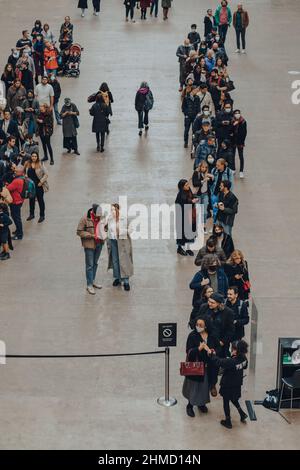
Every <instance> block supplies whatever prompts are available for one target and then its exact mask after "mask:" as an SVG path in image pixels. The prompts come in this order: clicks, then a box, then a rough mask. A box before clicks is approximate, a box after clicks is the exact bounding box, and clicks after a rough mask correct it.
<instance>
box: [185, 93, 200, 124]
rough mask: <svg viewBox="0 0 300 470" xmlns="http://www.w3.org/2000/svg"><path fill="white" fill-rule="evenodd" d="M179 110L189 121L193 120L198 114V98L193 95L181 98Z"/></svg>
mask: <svg viewBox="0 0 300 470" xmlns="http://www.w3.org/2000/svg"><path fill="white" fill-rule="evenodd" d="M181 110H182V112H183V114H184V115H185V116H188V117H189V118H191V119H195V118H196V116H197V114H198V113H199V112H200V98H199V96H197V95H195V96H192V95H191V94H188V95H187V96H185V97H184V98H183V102H182V106H181Z"/></svg>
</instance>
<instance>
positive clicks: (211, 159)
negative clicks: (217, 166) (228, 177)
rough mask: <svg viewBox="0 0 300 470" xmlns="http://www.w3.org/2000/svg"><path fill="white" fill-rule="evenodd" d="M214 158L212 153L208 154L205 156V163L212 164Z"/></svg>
mask: <svg viewBox="0 0 300 470" xmlns="http://www.w3.org/2000/svg"><path fill="white" fill-rule="evenodd" d="M214 161H215V159H214V157H213V156H212V155H208V157H207V163H209V164H210V165H212V164H213V163H214Z"/></svg>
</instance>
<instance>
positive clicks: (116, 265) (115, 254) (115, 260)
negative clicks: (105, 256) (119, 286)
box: [110, 240, 129, 284]
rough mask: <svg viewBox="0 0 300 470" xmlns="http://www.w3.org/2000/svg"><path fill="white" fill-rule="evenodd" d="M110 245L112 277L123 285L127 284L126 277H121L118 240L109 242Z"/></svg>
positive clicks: (127, 279)
mask: <svg viewBox="0 0 300 470" xmlns="http://www.w3.org/2000/svg"><path fill="white" fill-rule="evenodd" d="M110 244H111V256H112V264H113V276H114V278H115V279H119V281H120V282H124V284H129V278H128V277H121V270H120V260H119V250H118V240H110Z"/></svg>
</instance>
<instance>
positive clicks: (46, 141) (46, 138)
mask: <svg viewBox="0 0 300 470" xmlns="http://www.w3.org/2000/svg"><path fill="white" fill-rule="evenodd" d="M40 138H41V141H42V145H43V151H44V157H45V158H46V160H48V151H49V155H50V160H51V161H52V162H53V150H52V147H51V136H50V135H41V136H40Z"/></svg>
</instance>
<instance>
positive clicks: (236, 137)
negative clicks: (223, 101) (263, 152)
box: [232, 109, 247, 178]
mask: <svg viewBox="0 0 300 470" xmlns="http://www.w3.org/2000/svg"><path fill="white" fill-rule="evenodd" d="M233 117H234V119H233V152H234V153H233V155H234V157H233V167H232V169H233V170H235V154H236V149H237V150H238V154H239V159H240V178H244V147H245V140H246V137H247V121H246V120H245V119H244V118H243V116H242V115H241V111H240V110H239V109H236V110H235V111H234V112H233Z"/></svg>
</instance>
